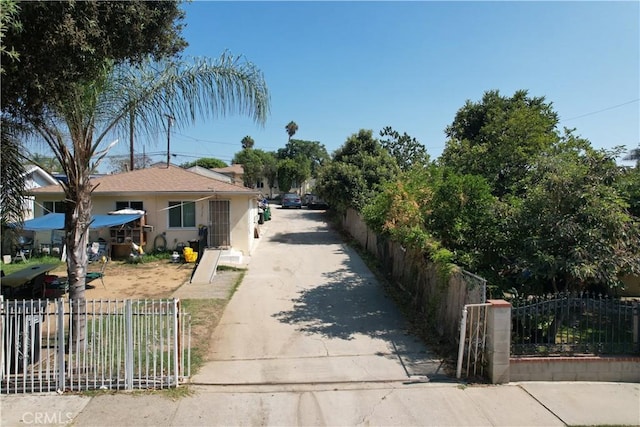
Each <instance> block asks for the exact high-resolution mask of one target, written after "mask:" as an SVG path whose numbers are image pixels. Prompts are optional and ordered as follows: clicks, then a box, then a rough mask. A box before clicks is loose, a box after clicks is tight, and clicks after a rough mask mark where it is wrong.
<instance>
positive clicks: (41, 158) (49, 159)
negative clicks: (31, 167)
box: [30, 153, 62, 173]
mask: <svg viewBox="0 0 640 427" xmlns="http://www.w3.org/2000/svg"><path fill="white" fill-rule="evenodd" d="M30 161H31V163H33V164H35V165H37V166H40V167H41V168H42V169H44V170H45V171H47V172H49V173H54V172H60V171H62V166H61V165H60V162H59V161H58V159H56V158H55V157H53V156H45V155H44V154H39V153H34V154H32V155H31V156H30Z"/></svg>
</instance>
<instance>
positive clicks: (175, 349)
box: [172, 298, 181, 387]
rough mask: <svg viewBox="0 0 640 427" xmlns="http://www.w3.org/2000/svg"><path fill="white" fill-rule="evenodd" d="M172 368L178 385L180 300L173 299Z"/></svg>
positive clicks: (175, 382)
mask: <svg viewBox="0 0 640 427" xmlns="http://www.w3.org/2000/svg"><path fill="white" fill-rule="evenodd" d="M172 326H173V369H174V372H175V378H174V384H175V386H176V387H178V383H179V378H180V363H179V360H180V357H179V355H180V347H181V345H180V300H179V299H175V298H174V299H173V325H172Z"/></svg>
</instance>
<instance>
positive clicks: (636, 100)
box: [562, 98, 640, 122]
mask: <svg viewBox="0 0 640 427" xmlns="http://www.w3.org/2000/svg"><path fill="white" fill-rule="evenodd" d="M638 101H640V98H636V99H633V100H631V101H627V102H623V103H622V104H618V105H613V106H611V107H607V108H603V109H602V110H597V111H592V112H590V113H586V114H581V115H579V116H575V117H570V118H568V119H564V120H562V121H563V122H568V121H569V120H575V119H581V118H583V117H587V116H592V115H594V114H598V113H602V112H604V111H609V110H613V109H614V108H619V107H623V106H625V105H629V104H633V103H634V102H638Z"/></svg>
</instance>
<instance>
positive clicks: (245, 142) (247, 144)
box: [240, 135, 256, 150]
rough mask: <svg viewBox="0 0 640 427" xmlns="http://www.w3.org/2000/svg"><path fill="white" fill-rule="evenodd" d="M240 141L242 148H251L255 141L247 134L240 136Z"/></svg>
mask: <svg viewBox="0 0 640 427" xmlns="http://www.w3.org/2000/svg"><path fill="white" fill-rule="evenodd" d="M240 143H241V144H242V149H243V150H246V149H247V148H253V146H254V144H255V143H256V142H255V141H254V140H253V138H251V137H250V136H249V135H247V136H245V137H244V138H242V141H240Z"/></svg>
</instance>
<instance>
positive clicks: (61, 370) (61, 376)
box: [56, 298, 71, 391]
mask: <svg viewBox="0 0 640 427" xmlns="http://www.w3.org/2000/svg"><path fill="white" fill-rule="evenodd" d="M69 304H71V301H69ZM56 306H57V312H58V316H57V317H56V321H57V325H56V326H57V328H58V331H57V332H58V340H57V341H58V348H57V350H58V375H57V383H56V390H58V391H64V390H65V384H66V383H67V374H66V371H65V366H66V363H65V357H64V356H65V347H66V343H65V340H64V300H63V299H62V298H58V299H56ZM69 319H71V317H69ZM69 340H71V333H69Z"/></svg>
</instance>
